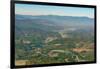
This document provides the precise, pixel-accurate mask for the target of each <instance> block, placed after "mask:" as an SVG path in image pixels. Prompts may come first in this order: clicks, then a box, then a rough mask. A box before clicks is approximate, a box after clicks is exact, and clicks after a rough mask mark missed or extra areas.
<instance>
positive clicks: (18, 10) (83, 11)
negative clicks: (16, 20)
mask: <svg viewBox="0 0 100 69" xmlns="http://www.w3.org/2000/svg"><path fill="white" fill-rule="evenodd" d="M15 14H21V15H60V16H85V17H90V18H94V9H93V8H80V7H62V6H48V5H35V4H32V5H28V4H15Z"/></svg>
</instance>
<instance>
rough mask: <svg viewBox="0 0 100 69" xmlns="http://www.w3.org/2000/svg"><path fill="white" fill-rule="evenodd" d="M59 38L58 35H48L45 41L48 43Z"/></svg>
mask: <svg viewBox="0 0 100 69" xmlns="http://www.w3.org/2000/svg"><path fill="white" fill-rule="evenodd" d="M56 39H57V37H51V36H50V37H47V38H46V39H45V43H48V42H51V41H53V40H56Z"/></svg>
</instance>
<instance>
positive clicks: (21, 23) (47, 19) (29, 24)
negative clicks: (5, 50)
mask: <svg viewBox="0 0 100 69" xmlns="http://www.w3.org/2000/svg"><path fill="white" fill-rule="evenodd" d="M15 26H16V29H17V30H16V31H18V30H22V31H33V32H34V31H43V32H54V31H57V30H63V29H69V28H73V29H74V28H75V29H82V28H85V29H90V28H93V27H94V19H93V18H88V17H73V16H58V15H40V16H31V15H18V14H16V16H15Z"/></svg>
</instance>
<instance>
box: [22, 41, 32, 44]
mask: <svg viewBox="0 0 100 69" xmlns="http://www.w3.org/2000/svg"><path fill="white" fill-rule="evenodd" d="M22 43H23V44H31V41H29V40H22Z"/></svg>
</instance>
